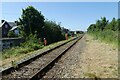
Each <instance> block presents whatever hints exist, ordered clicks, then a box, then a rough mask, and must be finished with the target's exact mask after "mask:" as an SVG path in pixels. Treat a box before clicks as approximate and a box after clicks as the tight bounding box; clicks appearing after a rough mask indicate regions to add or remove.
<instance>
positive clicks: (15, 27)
mask: <svg viewBox="0 0 120 80" xmlns="http://www.w3.org/2000/svg"><path fill="white" fill-rule="evenodd" d="M16 28H18V26H14V27H12V29H10V31H12V30H14V29H16Z"/></svg>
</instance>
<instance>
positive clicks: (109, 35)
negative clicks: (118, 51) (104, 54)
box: [87, 17, 120, 46]
mask: <svg viewBox="0 0 120 80" xmlns="http://www.w3.org/2000/svg"><path fill="white" fill-rule="evenodd" d="M119 23H120V19H115V18H113V19H112V21H111V22H109V21H108V20H107V19H106V18H105V17H102V18H101V20H97V22H96V23H95V24H91V25H90V26H89V27H88V29H87V32H88V33H89V34H91V35H93V36H94V38H95V39H100V40H101V41H105V42H107V43H112V44H114V45H116V46H118V42H120V41H119V39H118V38H119V36H118V31H119V30H120V27H119Z"/></svg>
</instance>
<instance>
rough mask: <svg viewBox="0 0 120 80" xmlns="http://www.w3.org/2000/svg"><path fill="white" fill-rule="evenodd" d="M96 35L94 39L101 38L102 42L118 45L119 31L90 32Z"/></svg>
mask: <svg viewBox="0 0 120 80" xmlns="http://www.w3.org/2000/svg"><path fill="white" fill-rule="evenodd" d="M88 34H90V35H92V36H93V37H94V40H100V41H102V42H105V43H108V44H112V45H113V46H115V47H118V32H117V31H116V32H114V31H109V30H108V31H101V32H92V33H88Z"/></svg>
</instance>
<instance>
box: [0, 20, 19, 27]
mask: <svg viewBox="0 0 120 80" xmlns="http://www.w3.org/2000/svg"><path fill="white" fill-rule="evenodd" d="M5 22H7V21H4V22H3V23H1V22H0V27H2V25H3V24H4V23H5ZM7 23H8V24H9V25H10V26H11V27H14V26H17V24H16V23H15V22H7Z"/></svg>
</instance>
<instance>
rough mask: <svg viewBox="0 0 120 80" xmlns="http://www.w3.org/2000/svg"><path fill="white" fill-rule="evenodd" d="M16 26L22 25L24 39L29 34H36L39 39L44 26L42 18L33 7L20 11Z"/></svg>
mask: <svg viewBox="0 0 120 80" xmlns="http://www.w3.org/2000/svg"><path fill="white" fill-rule="evenodd" d="M18 24H20V25H22V26H21V30H23V31H24V33H25V37H26V36H29V35H30V34H33V35H34V34H37V36H38V37H40V34H41V33H42V28H43V26H44V16H43V15H42V14H41V12H39V11H38V10H36V9H35V8H34V7H33V6H28V7H27V8H25V9H22V15H21V18H19V22H18Z"/></svg>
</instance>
